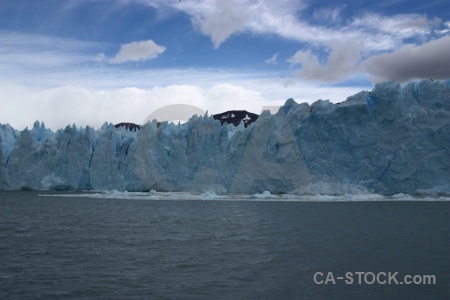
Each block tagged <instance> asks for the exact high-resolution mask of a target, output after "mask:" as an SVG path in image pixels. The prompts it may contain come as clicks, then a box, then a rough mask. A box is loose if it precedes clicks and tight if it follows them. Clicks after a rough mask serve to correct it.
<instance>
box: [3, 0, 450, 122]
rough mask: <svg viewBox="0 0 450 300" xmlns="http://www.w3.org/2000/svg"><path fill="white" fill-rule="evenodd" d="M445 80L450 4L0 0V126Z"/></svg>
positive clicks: (449, 73) (256, 103)
mask: <svg viewBox="0 0 450 300" xmlns="http://www.w3.org/2000/svg"><path fill="white" fill-rule="evenodd" d="M430 78H433V79H434V80H443V79H448V78H450V3H449V2H448V1H447V0H436V1H434V0H430V1H423V0H378V1H372V0H368V1H366V0H351V1H332V0H320V1H319V0H317V1H314V0H277V1H272V0H267V1H266V0H251V1H245V0H204V1H194V0H173V1H172V0H33V1H29V0H1V1H0V123H1V124H6V123H9V124H10V125H11V126H13V127H15V128H16V129H19V130H23V129H24V128H25V127H27V126H28V127H31V126H32V124H33V123H34V121H36V120H39V121H43V122H44V123H45V124H46V126H47V127H49V128H51V129H53V130H56V129H59V128H64V127H65V126H66V125H68V124H76V125H77V126H85V125H90V126H93V127H95V128H99V127H100V126H101V125H102V124H103V123H104V122H111V123H114V124H115V123H119V122H133V123H137V124H142V123H143V122H144V120H145V119H146V118H147V117H148V116H149V115H150V114H151V113H152V112H153V111H155V110H156V109H159V108H161V107H164V106H165V105H169V104H190V105H194V106H197V107H199V108H201V109H202V110H205V111H208V113H209V114H214V113H220V112H224V111H226V110H232V109H245V110H248V111H250V112H254V113H258V114H259V113H260V112H261V108H262V107H263V106H277V105H282V104H283V103H284V102H285V101H286V99H288V98H294V99H295V100H296V101H297V102H299V103H300V102H308V103H313V102H314V101H316V100H318V99H329V100H330V101H331V102H341V101H344V100H345V99H346V98H347V97H348V96H351V95H353V94H356V93H358V92H359V91H361V90H371V89H372V88H373V87H374V84H376V83H378V82H383V81H391V80H395V81H398V82H400V83H406V82H409V81H415V80H420V79H430Z"/></svg>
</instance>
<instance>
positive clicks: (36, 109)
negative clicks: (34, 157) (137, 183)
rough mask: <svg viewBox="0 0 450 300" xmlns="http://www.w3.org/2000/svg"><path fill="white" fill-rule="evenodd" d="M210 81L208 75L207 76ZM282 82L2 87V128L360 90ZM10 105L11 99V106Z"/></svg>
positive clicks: (255, 104) (116, 119) (139, 118)
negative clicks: (178, 106) (183, 106)
mask: <svg viewBox="0 0 450 300" xmlns="http://www.w3.org/2000/svg"><path fill="white" fill-rule="evenodd" d="M210 75H211V74H210ZM283 81H284V79H274V78H267V79H264V80H257V81H254V82H245V81H243V82H242V85H239V84H232V83H218V84H214V85H212V86H210V87H201V86H199V85H194V84H183V85H168V86H154V87H152V88H147V89H144V88H136V87H129V88H117V89H104V90H94V89H88V88H86V87H83V86H74V85H64V86H59V87H56V88H49V89H44V90H40V91H39V90H36V89H30V88H29V87H25V86H24V85H18V84H13V83H11V82H10V83H7V82H1V81H0V90H1V91H2V97H1V98H0V107H1V108H2V109H1V110H0V123H3V124H6V123H9V124H11V126H13V127H14V128H16V129H19V130H23V129H24V128H25V127H26V126H32V124H33V122H34V121H35V120H40V121H44V122H45V124H46V126H47V127H49V128H51V129H53V130H56V129H59V128H64V127H65V126H66V125H68V124H73V123H75V124H76V125H77V126H85V125H90V126H94V127H95V128H99V127H100V126H101V125H102V124H103V123H104V122H106V121H107V122H111V123H113V124H116V123H120V122H133V123H137V124H141V123H142V122H143V121H144V120H145V119H146V118H147V116H148V115H150V113H152V112H153V111H155V110H156V109H158V108H161V107H163V106H165V105H169V104H190V105H194V106H197V107H199V108H201V109H203V110H205V111H206V110H208V112H209V114H215V113H220V112H224V111H227V110H233V109H243V110H247V111H250V112H255V113H259V112H260V111H261V107H262V106H274V105H275V106H279V105H282V104H283V103H284V102H285V101H286V99H287V98H291V97H292V98H294V99H296V100H297V101H298V102H305V101H306V102H309V103H312V102H314V101H315V100H317V99H319V98H321V99H330V100H331V101H334V102H341V101H343V100H345V98H346V97H347V96H350V95H353V94H355V93H357V92H359V91H360V90H361V89H362V88H360V87H356V88H355V87H353V88H351V87H324V86H321V87H320V88H319V87H318V86H317V85H314V84H307V83H303V82H294V83H292V84H291V85H290V86H289V87H286V88H283ZM11 99H14V101H12V100H11Z"/></svg>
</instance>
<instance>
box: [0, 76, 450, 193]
mask: <svg viewBox="0 0 450 300" xmlns="http://www.w3.org/2000/svg"><path fill="white" fill-rule="evenodd" d="M0 143H1V147H0V150H1V151H0V162H1V164H0V188H3V189H21V188H27V189H55V190H67V189H79V190H90V189H95V190H120V191H147V190H152V189H153V190H158V191H187V192H205V191H211V192H216V193H245V194H252V193H261V192H263V191H270V192H272V193H298V194H317V193H320V194H345V193H348V194H358V193H380V194H396V193H409V194H414V193H449V192H450V182H449V178H450V81H445V82H439V81H421V82H413V83H410V84H407V85H405V86H404V87H401V86H400V85H399V84H398V83H395V82H388V83H382V84H377V85H376V86H375V88H374V89H373V90H372V91H371V92H370V93H369V92H366V91H362V92H360V93H358V94H356V95H353V96H351V97H349V98H347V100H346V101H344V102H342V103H339V104H333V103H331V102H329V101H327V100H318V101H316V102H314V103H313V104H311V105H309V104H307V103H302V104H297V103H296V102H295V101H294V100H292V99H289V100H287V101H286V103H285V105H284V106H282V107H281V108H280V110H279V111H278V113H276V114H275V115H270V113H268V112H264V113H263V114H261V115H260V117H259V118H258V120H257V121H256V122H255V123H253V124H251V125H250V126H249V127H247V128H244V126H243V124H241V125H240V126H238V127H234V126H232V125H223V126H221V125H220V121H218V120H214V119H213V118H212V117H211V116H209V117H208V116H194V117H192V118H191V119H190V120H189V122H187V123H186V124H184V125H174V124H172V123H167V122H163V123H162V124H161V126H159V127H157V123H156V121H153V122H149V123H147V124H145V125H144V126H143V127H142V128H141V129H140V130H138V131H130V130H127V129H125V128H124V127H122V128H114V126H113V125H112V124H108V123H105V124H104V125H103V126H102V127H101V128H100V129H98V130H95V129H93V128H91V127H85V128H77V127H76V126H75V125H72V126H67V127H66V128H65V129H60V130H58V131H56V132H52V131H51V130H49V129H46V128H45V125H44V124H43V123H39V122H36V123H35V124H34V126H33V128H32V129H31V130H29V129H25V130H23V131H22V132H19V131H17V130H15V129H13V128H11V126H9V125H8V124H6V125H0Z"/></svg>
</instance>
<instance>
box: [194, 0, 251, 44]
mask: <svg viewBox="0 0 450 300" xmlns="http://www.w3.org/2000/svg"><path fill="white" fill-rule="evenodd" d="M215 4H216V5H215V6H214V7H212V9H211V11H210V12H209V13H208V14H206V15H203V16H199V15H196V16H194V23H195V24H196V26H198V27H199V28H200V30H201V31H202V32H203V33H204V34H205V35H209V36H210V37H211V39H212V42H213V44H214V48H216V49H217V48H218V47H219V46H220V44H222V42H224V41H225V40H226V39H227V38H228V37H230V36H231V35H232V34H233V33H235V32H239V31H242V30H243V29H244V28H245V25H246V23H247V20H248V19H249V15H248V14H249V11H247V10H243V9H241V7H240V5H239V2H237V1H235V0H217V1H216V3H215Z"/></svg>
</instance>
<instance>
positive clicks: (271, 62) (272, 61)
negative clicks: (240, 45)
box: [264, 52, 278, 65]
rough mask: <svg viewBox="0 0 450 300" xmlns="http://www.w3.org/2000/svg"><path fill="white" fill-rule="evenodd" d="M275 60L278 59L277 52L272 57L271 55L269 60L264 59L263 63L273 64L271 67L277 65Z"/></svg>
mask: <svg viewBox="0 0 450 300" xmlns="http://www.w3.org/2000/svg"><path fill="white" fill-rule="evenodd" d="M277 59H278V52H277V53H275V54H274V55H272V57H271V58H269V59H266V60H265V61H264V62H265V63H266V64H273V65H276V64H277Z"/></svg>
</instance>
